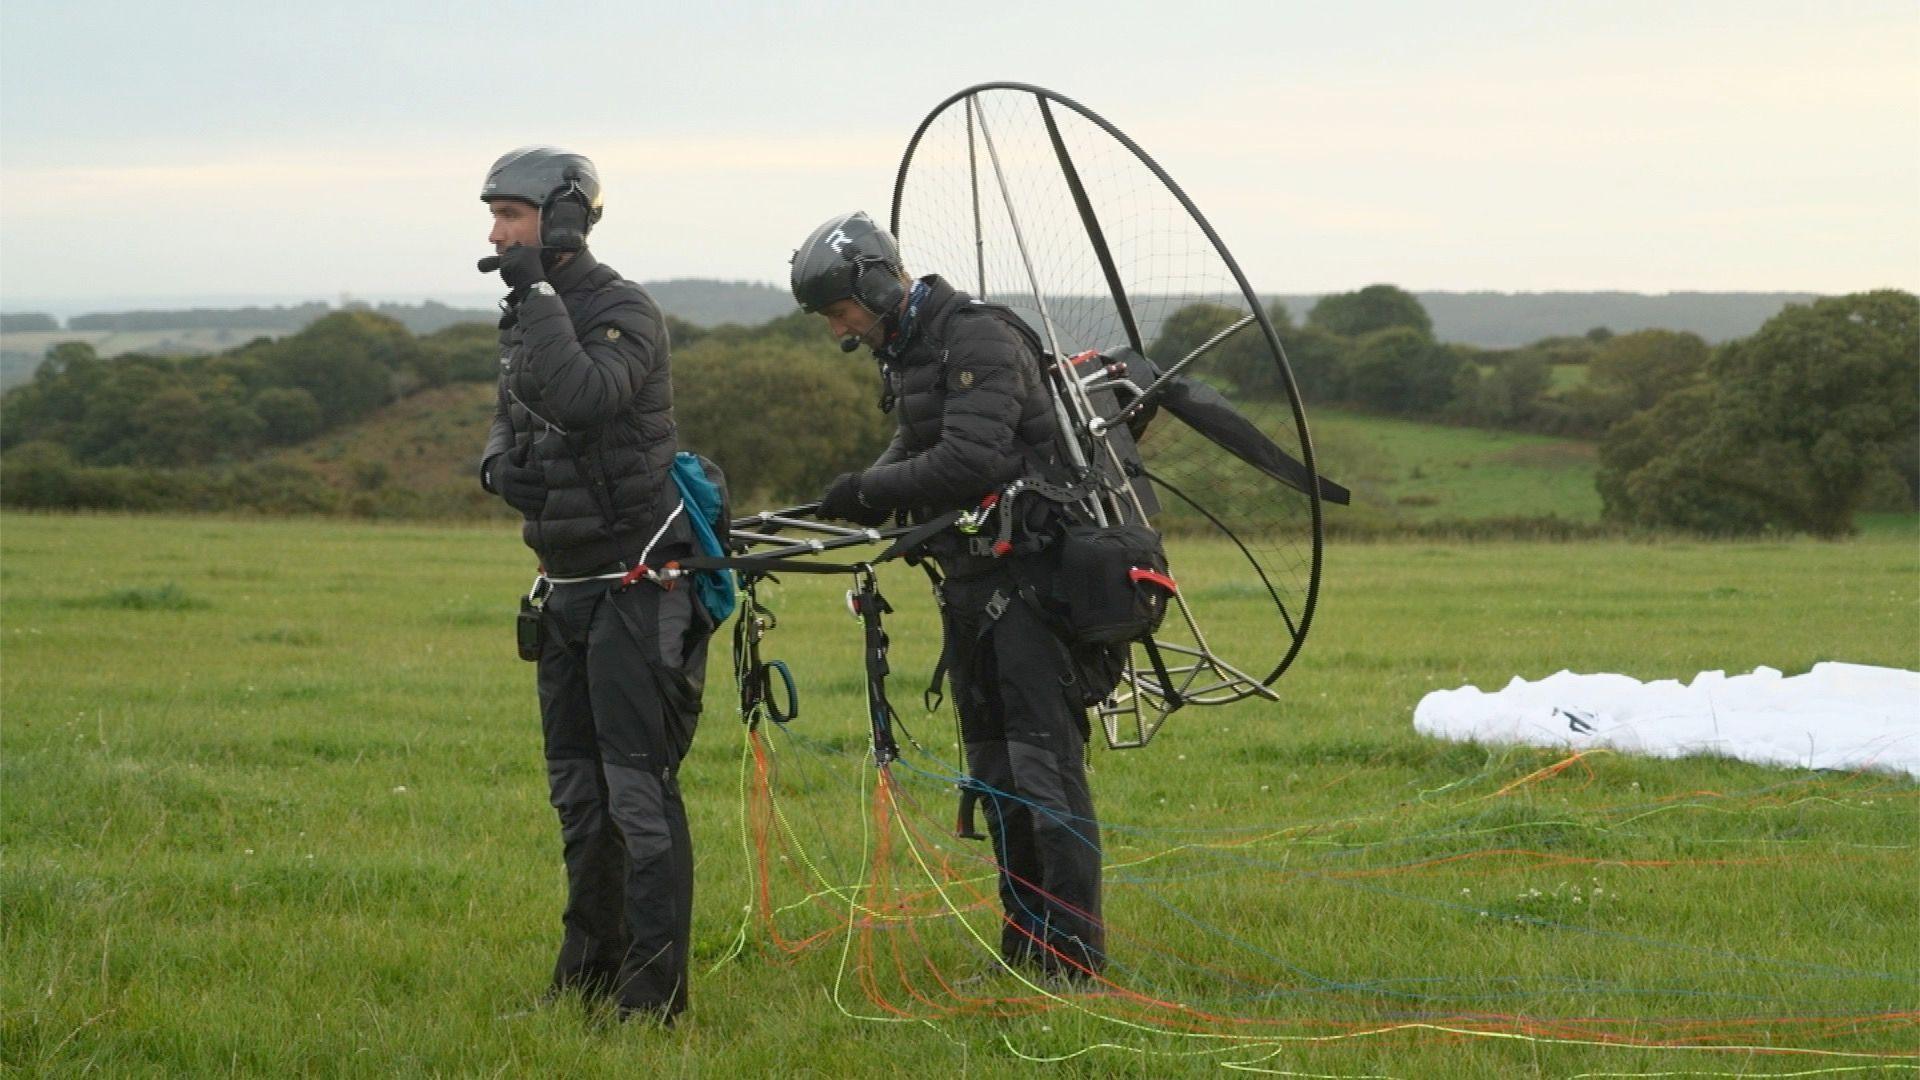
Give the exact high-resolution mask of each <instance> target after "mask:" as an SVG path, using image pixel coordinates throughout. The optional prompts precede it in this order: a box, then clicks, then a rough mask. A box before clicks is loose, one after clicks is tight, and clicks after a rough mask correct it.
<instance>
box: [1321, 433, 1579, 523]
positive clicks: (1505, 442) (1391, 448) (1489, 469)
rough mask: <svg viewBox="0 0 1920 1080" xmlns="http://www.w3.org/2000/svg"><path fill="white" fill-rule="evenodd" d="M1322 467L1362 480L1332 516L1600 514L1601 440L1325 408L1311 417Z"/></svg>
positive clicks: (1349, 480)
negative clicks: (1597, 458)
mask: <svg viewBox="0 0 1920 1080" xmlns="http://www.w3.org/2000/svg"><path fill="white" fill-rule="evenodd" d="M1308 423H1309V425H1310V429H1311V431H1312V433H1313V443H1314V451H1315V453H1316V454H1317V455H1318V457H1319V463H1320V471H1321V472H1323V473H1325V474H1326V475H1328V476H1330V477H1332V478H1333V479H1335V480H1338V481H1340V482H1341V483H1343V484H1346V485H1347V486H1348V487H1350V488H1352V489H1353V500H1354V505H1353V506H1352V507H1351V508H1338V507H1330V508H1329V509H1328V516H1329V519H1330V520H1334V519H1339V518H1350V519H1353V520H1356V521H1362V522H1368V523H1386V522H1394V521H1403V522H1429V521H1443V520H1449V521H1465V520H1472V519H1477V518H1498V517H1508V518H1526V517H1558V518H1561V519H1563V520H1566V521H1573V522H1594V521H1598V520H1599V518H1600V494H1599V492H1597V491H1595V490H1594V486H1593V475H1594V470H1595V467H1596V465H1595V446H1596V444H1595V443H1594V442H1593V441H1591V440H1587V439H1560V438H1554V437H1551V436H1546V435H1528V434H1524V433H1520V432H1512V431H1493V430H1490V429H1486V428H1466V427H1449V426H1446V425H1441V424H1428V423H1422V422H1420V421H1417V420H1396V419H1392V418H1389V417H1380V416H1366V415H1362V414H1358V413H1350V412H1344V411H1341V410H1337V409H1316V410H1314V412H1313V414H1312V415H1311V416H1310V417H1309V418H1308Z"/></svg>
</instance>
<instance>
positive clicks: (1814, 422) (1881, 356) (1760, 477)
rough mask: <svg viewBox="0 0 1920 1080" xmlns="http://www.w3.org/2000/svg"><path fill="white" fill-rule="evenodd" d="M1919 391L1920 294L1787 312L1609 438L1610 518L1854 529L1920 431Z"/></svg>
mask: <svg viewBox="0 0 1920 1080" xmlns="http://www.w3.org/2000/svg"><path fill="white" fill-rule="evenodd" d="M1916 385H1920V298H1916V297H1914V296H1913V294H1911V293H1905V292H1900V291H1897V290H1882V291H1878V292H1870V293H1855V294H1853V295H1850V296H1842V297H1833V298H1829V299H1824V300H1818V301H1815V302H1814V303H1813V304H1811V305H1805V306H1802V305H1794V306H1791V307H1788V308H1787V309H1786V310H1785V311H1783V312H1781V313H1780V314H1779V315H1776V316H1775V317H1774V318H1772V319H1770V320H1768V322H1767V323H1766V325H1764V326H1762V327H1761V328H1760V329H1759V331H1757V332H1756V333H1755V334H1754V335H1753V336H1752V337H1750V338H1746V339H1743V340H1740V341H1735V342H1731V343H1729V344H1727V345H1725V346H1723V347H1722V348H1721V349H1720V351H1719V352H1718V353H1717V354H1715V355H1714V357H1713V358H1712V360H1711V361H1710V362H1709V364H1708V366H1707V372H1706V379H1705V381H1704V382H1701V383H1698V384H1691V385H1685V386H1682V387H1681V388H1680V389H1678V390H1675V391H1671V392H1669V393H1668V394H1667V395H1666V396H1665V397H1663V398H1661V400H1660V401H1659V402H1658V403H1657V404H1656V405H1655V406H1654V407H1653V408H1652V409H1650V410H1647V411H1645V412H1643V413H1641V414H1636V415H1635V416H1634V417H1632V418H1630V419H1629V420H1627V421H1624V422H1622V423H1621V424H1619V425H1616V427H1615V428H1614V430H1613V431H1611V432H1609V433H1608V436H1607V439H1606V441H1605V442H1604V443H1603V444H1602V446H1601V468H1600V474H1599V476H1598V477H1597V479H1596V483H1597V484H1598V486H1599V488H1600V492H1601V498H1602V501H1603V503H1604V505H1605V510H1606V513H1607V514H1608V515H1609V516H1610V517H1614V518H1616V519H1621V520H1628V521H1637V522H1641V523H1646V524H1662V525H1682V526H1689V527H1708V528H1717V529H1724V530H1728V531H1750V530H1754V529H1760V528H1778V529H1783V530H1790V531H1802V532H1809V533H1812V534H1814V535H1817V536H1840V535H1844V534H1845V533H1847V532H1849V531H1851V529H1852V524H1853V513H1854V510H1855V509H1856V508H1857V506H1858V505H1859V502H1860V499H1861V498H1862V496H1863V494H1864V493H1865V491H1866V489H1867V486H1868V484H1869V483H1870V482H1871V481H1872V480H1873V479H1874V478H1875V476H1876V475H1878V474H1879V473H1880V472H1881V471H1882V470H1883V469H1884V468H1885V465H1886V462H1887V460H1888V459H1889V456H1890V455H1891V454H1893V453H1895V452H1897V448H1898V447H1900V446H1901V445H1904V440H1906V439H1907V438H1908V437H1909V436H1910V434H1911V433H1912V431H1913V430H1914V428H1915V427H1916V426H1920V398H1917V397H1916V394H1915V392H1914V388H1915V386H1916ZM1703 523H1705V524H1703Z"/></svg>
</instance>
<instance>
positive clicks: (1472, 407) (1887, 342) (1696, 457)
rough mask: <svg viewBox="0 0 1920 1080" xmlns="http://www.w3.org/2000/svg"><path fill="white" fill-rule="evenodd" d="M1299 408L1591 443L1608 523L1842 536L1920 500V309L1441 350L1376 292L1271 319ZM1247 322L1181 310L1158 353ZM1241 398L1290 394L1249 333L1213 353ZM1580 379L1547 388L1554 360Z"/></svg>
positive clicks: (1839, 302)
mask: <svg viewBox="0 0 1920 1080" xmlns="http://www.w3.org/2000/svg"><path fill="white" fill-rule="evenodd" d="M1267 314H1268V316H1269V318H1270V319H1271V321H1272V322H1273V324H1274V327H1275V331H1276V333H1277V334H1278V335H1279V337H1280V340H1281V342H1282V345H1283V349H1284V351H1285V353H1286V355H1287V359H1288V362H1289V366H1290V368H1291V369H1292V373H1293V376H1294V380H1295V383H1296V385H1297V386H1298V388H1299V390H1300V392H1301V394H1302V396H1303V397H1304V398H1305V399H1306V400H1307V401H1309V402H1311V403H1314V404H1328V403H1332V404H1344V405H1349V406H1353V407H1357V408H1360V409H1364V410H1368V411H1372V412H1376V413H1381V414H1386V415H1395V416H1406V417H1416V418H1421V419H1429V420H1440V421H1451V422H1459V423H1468V424H1475V425H1481V426H1489V427H1506V428H1516V429H1520V430H1530V431H1539V432H1548V433H1563V434H1578V435H1584V436H1591V437H1598V438H1599V439H1600V440H1601V444H1600V471H1599V474H1598V477H1597V480H1596V484H1597V486H1598V488H1599V491H1600V495H1601V500H1602V506H1603V514H1604V516H1605V517H1606V518H1607V519H1608V520H1611V521H1615V522H1619V523H1623V524H1627V525H1636V526H1648V527H1659V528H1678V529H1689V530H1697V531H1705V532H1712V533H1729V534H1732V533H1756V532H1765V531H1775V532H1804V533H1810V534H1813V535H1816V536H1840V535H1844V534H1846V533H1847V532H1849V531H1851V529H1852V527H1853V515H1854V513H1855V512H1856V511H1857V510H1859V509H1860V508H1861V506H1862V505H1863V503H1864V502H1866V500H1867V499H1868V498H1869V497H1870V496H1871V495H1872V494H1873V493H1874V491H1875V489H1876V486H1878V487H1879V488H1881V489H1884V488H1886V487H1887V486H1888V485H1889V483H1890V482H1893V483H1897V485H1898V487H1899V492H1898V494H1899V496H1900V497H1901V498H1902V500H1903V502H1904V503H1905V505H1906V506H1907V507H1908V508H1909V509H1911V508H1912V507H1913V506H1915V505H1920V298H1916V297H1915V296H1914V295H1913V294H1911V293H1906V292H1901V291H1899V290H1891V289H1888V290H1879V291H1875V292H1867V293H1855V294H1852V295H1848V296H1840V297H1828V298H1825V299H1818V300H1815V301H1813V302H1812V303H1811V304H1804V305H1801V304H1795V305H1789V306H1788V307H1787V308H1786V309H1785V310H1783V311H1782V312H1780V313H1779V314H1778V315H1775V316H1774V317H1773V318H1771V319H1769V320H1768V321H1767V322H1766V323H1765V324H1763V325H1762V326H1761V327H1760V329H1759V330H1758V331H1757V332H1755V333H1754V334H1753V335H1751V336H1749V337H1746V338H1741V339H1737V340H1734V341H1729V342H1727V343H1725V344H1723V345H1721V346H1719V347H1718V348H1712V347H1709V346H1708V345H1707V343H1706V342H1705V341H1703V340H1701V339H1700V338H1699V337H1698V336H1696V335H1694V334H1689V333H1683V332H1675V331H1669V330H1642V331H1637V332H1635V333H1631V334H1618V335H1616V334H1613V333H1611V332H1610V331H1608V330H1606V329H1605V328H1596V329H1594V330H1592V331H1590V332H1589V333H1587V334H1586V335H1584V336H1582V337H1577V338H1568V337H1556V338H1547V339H1543V340H1541V341H1537V342H1534V343H1533V344H1531V345H1527V346H1523V347H1521V348H1516V349H1504V350H1489V349H1478V348H1473V347H1470V346H1462V345H1458V344H1447V343H1443V342H1440V341H1436V340H1435V339H1434V337H1433V334H1432V323H1431V321H1430V319H1429V318H1428V316H1427V313H1426V311H1425V310H1424V309H1423V308H1422V307H1421V305H1420V302H1419V301H1418V300H1417V299H1416V298H1415V297H1413V296H1412V295H1411V294H1409V293H1407V292H1405V291H1404V290H1401V289H1398V288H1396V287H1394V286H1392V285H1372V286H1368V287H1367V288H1364V289H1360V290H1358V291H1356V292H1352V293H1344V294H1339V295H1336V296H1329V297H1326V298H1324V299H1322V300H1320V301H1319V302H1317V303H1316V304H1315V305H1314V306H1313V308H1312V310H1311V311H1309V312H1308V315H1307V319H1306V321H1305V323H1304V324H1302V325H1298V326H1296V325H1294V323H1293V321H1292V319H1291V318H1290V316H1289V313H1288V312H1287V310H1286V309H1285V307H1284V306H1281V305H1279V304H1274V305H1272V306H1270V307H1269V309H1268V312H1267ZM1239 316H1240V312H1238V311H1234V310H1231V309H1228V308H1222V307H1214V306H1210V305H1199V304H1196V305H1190V306H1188V307H1186V308H1183V309H1181V310H1180V311H1178V312H1176V313H1175V314H1174V315H1173V316H1172V317H1171V318H1170V319H1169V320H1168V321H1167V323H1166V325H1165V326H1164V327H1163V328H1162V332H1161V337H1160V340H1159V341H1158V342H1157V343H1156V344H1155V345H1154V347H1153V352H1154V354H1155V359H1157V360H1159V361H1161V362H1163V363H1169V362H1173V361H1175V360H1178V359H1179V358H1180V357H1182V356H1184V355H1186V354H1187V353H1188V352H1190V351H1191V350H1193V349H1194V348H1196V347H1198V346H1199V345H1200V344H1201V343H1202V342H1204V341H1206V340H1207V339H1208V338H1209V337H1211V336H1212V335H1213V334H1215V333H1217V332H1219V331H1220V330H1222V329H1224V328H1225V327H1227V326H1229V325H1231V324H1232V323H1233V321H1234V320H1235V319H1237V318H1238V317H1239ZM1218 348H1219V349H1220V350H1221V352H1220V355H1219V356H1217V357H1215V358H1214V359H1213V360H1212V363H1213V365H1214V370H1215V371H1217V372H1219V373H1220V374H1221V375H1223V376H1224V377H1225V378H1226V379H1227V380H1228V381H1230V382H1231V383H1232V384H1233V388H1234V389H1235V390H1236V391H1237V392H1238V393H1240V394H1241V395H1244V396H1249V397H1275V396H1278V395H1281V394H1283V393H1284V392H1285V388H1284V385H1283V382H1282V378H1283V377H1282V375H1281V373H1280V369H1279V368H1278V367H1277V366H1276V365H1274V364H1273V363H1272V362H1271V361H1270V360H1269V359H1268V352H1269V350H1268V348H1267V345H1266V342H1265V341H1264V340H1263V338H1262V337H1261V336H1260V335H1257V334H1246V333H1241V334H1237V335H1235V336H1234V337H1231V338H1229V339H1227V341H1226V342H1224V343H1223V344H1222V345H1220V346H1218ZM1561 365H1583V366H1584V370H1585V374H1586V377H1585V379H1584V380H1583V381H1581V382H1580V383H1578V384H1577V385H1575V386H1573V387H1572V388H1570V389H1568V390H1566V391H1564V392H1561V393H1555V394H1550V393H1548V390H1549V387H1550V385H1551V380H1552V373H1553V371H1554V369H1555V368H1556V367H1557V366H1561Z"/></svg>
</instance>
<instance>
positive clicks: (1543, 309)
mask: <svg viewBox="0 0 1920 1080" xmlns="http://www.w3.org/2000/svg"><path fill="white" fill-rule="evenodd" d="M1321 295H1324V294H1307V295H1294V296H1277V297H1269V298H1268V299H1277V300H1279V301H1281V302H1282V303H1284V304H1286V305H1287V310H1288V311H1290V312H1292V313H1293V319H1294V321H1295V322H1304V321H1306V317H1307V312H1309V311H1311V310H1313V305H1314V303H1315V302H1316V301H1318V300H1319V299H1320V296H1321ZM1414 295H1415V296H1417V297H1419V299H1420V304H1421V306H1423V307H1425V308H1426V309H1427V314H1428V315H1430V316H1432V317H1433V336H1434V337H1437V338H1439V339H1440V340H1441V341H1458V342H1462V343H1464V344H1468V345H1480V346H1484V347H1486V348H1512V347H1514V346H1516V345H1525V344H1527V343H1528V342H1532V341H1539V340H1540V339H1541V338H1545V337H1569V336H1575V335H1579V334H1584V333H1586V332H1587V331H1589V330H1591V329H1593V328H1594V327H1596V326H1604V327H1606V328H1607V329H1609V330H1611V331H1613V332H1614V333H1616V334H1624V333H1629V332H1631V331H1634V330H1686V331H1690V332H1692V333H1695V334H1698V335H1700V336H1701V337H1702V338H1705V339H1706V340H1707V341H1708V342H1710V343H1714V344H1718V343H1719V342H1722V341H1731V340H1732V339H1734V338H1742V337H1746V336H1747V335H1748V334H1751V333H1753V332H1754V331H1755V330H1758V329H1760V324H1761V323H1764V322H1766V321H1767V320H1768V319H1771V318H1773V317H1774V316H1775V315H1778V314H1779V313H1780V309H1781V308H1784V307H1786V306H1787V305H1788V304H1805V303H1808V302H1810V301H1812V300H1814V299H1816V298H1817V295H1818V294H1815V293H1799V292H1795V293H1788V292H1779V293H1754V292H1713V293H1710V292H1676V293H1660V294H1649V293H1631V292H1539V293H1524V292H1523V293H1501V292H1419V293H1414Z"/></svg>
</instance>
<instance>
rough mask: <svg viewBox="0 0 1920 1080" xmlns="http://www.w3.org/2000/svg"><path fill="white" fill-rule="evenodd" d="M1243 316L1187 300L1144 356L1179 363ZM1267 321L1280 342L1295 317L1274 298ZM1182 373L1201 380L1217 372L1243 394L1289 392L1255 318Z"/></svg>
mask: <svg viewBox="0 0 1920 1080" xmlns="http://www.w3.org/2000/svg"><path fill="white" fill-rule="evenodd" d="M1246 314H1247V313H1246V312H1245V311H1243V310H1240V309H1238V308H1232V307H1227V306H1225V305H1222V304H1211V303H1200V304H1188V305H1187V306H1186V307H1183V308H1181V309H1180V310H1178V311H1176V312H1174V313H1173V315H1172V316H1170V317H1169V318H1168V319H1167V321H1166V322H1165V323H1163V324H1162V325H1161V327H1160V335H1159V336H1158V337H1156V338H1155V339H1154V340H1153V342H1152V343H1151V344H1149V345H1148V346H1147V355H1148V356H1150V357H1152V358H1153V360H1154V362H1155V363H1156V364H1159V365H1160V366H1161V367H1162V368H1165V367H1168V366H1170V365H1173V364H1177V363H1179V362H1180V361H1181V360H1184V359H1185V358H1186V357H1187V356H1188V355H1190V354H1191V353H1192V352H1193V351H1194V350H1195V349H1197V348H1199V347H1200V346H1201V345H1203V344H1205V343H1206V342H1207V341H1208V340H1209V339H1211V338H1212V337H1213V336H1214V335H1215V334H1218V333H1220V332H1221V331H1222V330H1225V329H1227V328H1228V327H1230V326H1232V325H1233V324H1235V323H1236V322H1239V321H1240V320H1241V319H1243V318H1245V317H1246ZM1267 319H1268V321H1269V322H1271V323H1272V324H1273V328H1274V332H1275V333H1277V334H1279V335H1280V340H1281V341H1283V342H1284V341H1287V340H1288V339H1289V338H1290V337H1291V336H1292V335H1293V334H1294V328H1293V318H1292V316H1291V315H1290V314H1289V313H1288V311H1287V307H1286V305H1285V304H1282V303H1281V302H1280V301H1278V300H1275V301H1273V303H1272V304H1270V305H1269V306H1268V307H1267ZM1184 373H1185V374H1189V375H1197V376H1200V377H1202V378H1205V377H1206V376H1208V375H1210V374H1217V375H1219V376H1221V377H1222V378H1224V379H1225V380H1226V382H1228V383H1230V384H1231V385H1232V387H1233V388H1234V389H1235V390H1236V391H1237V392H1239V393H1240V394H1241V395H1242V396H1243V397H1252V398H1281V397H1285V396H1286V393H1287V389H1286V380H1285V378H1284V377H1283V376H1282V374H1281V369H1280V365H1279V364H1277V363H1276V362H1275V360H1274V354H1273V346H1272V344H1271V343H1270V342H1269V341H1268V340H1267V336H1266V334H1265V333H1263V332H1262V331H1261V329H1260V324H1259V323H1258V322H1257V321H1256V322H1250V323H1247V324H1246V325H1245V326H1242V327H1240V329H1238V330H1235V331H1234V332H1233V333H1232V334H1231V335H1230V336H1228V337H1227V338H1226V339H1225V340H1223V341H1221V342H1220V343H1219V344H1217V345H1215V346H1214V347H1213V348H1211V349H1209V350H1208V351H1207V352H1205V353H1203V354H1201V355H1200V356H1199V357H1197V358H1195V359H1194V361H1193V363H1192V365H1190V366H1189V367H1187V368H1185V369H1184Z"/></svg>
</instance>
